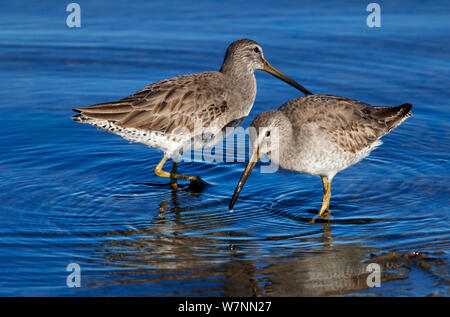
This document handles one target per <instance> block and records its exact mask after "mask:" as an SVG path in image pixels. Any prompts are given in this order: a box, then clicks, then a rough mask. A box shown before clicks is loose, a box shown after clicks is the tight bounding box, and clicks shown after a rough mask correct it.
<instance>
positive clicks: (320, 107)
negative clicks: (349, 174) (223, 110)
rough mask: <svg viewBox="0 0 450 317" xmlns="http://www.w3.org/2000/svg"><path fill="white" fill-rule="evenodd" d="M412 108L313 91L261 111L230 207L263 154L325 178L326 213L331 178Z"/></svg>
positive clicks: (359, 157)
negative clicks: (378, 103)
mask: <svg viewBox="0 0 450 317" xmlns="http://www.w3.org/2000/svg"><path fill="white" fill-rule="evenodd" d="M411 108H412V105H411V104H409V103H405V104H402V105H400V106H396V107H374V106H371V105H369V104H366V103H363V102H360V101H356V100H352V99H348V98H343V97H337V96H331V95H310V96H305V97H300V98H296V99H292V100H289V101H288V102H286V103H285V104H284V105H282V106H281V107H280V108H279V109H278V110H276V111H267V112H263V113H261V114H259V115H258V116H257V117H256V118H255V120H253V122H252V123H251V127H253V128H252V129H251V130H250V132H251V133H250V139H251V143H252V150H253V154H252V155H251V157H250V160H249V162H248V164H247V167H246V168H245V170H244V173H243V174H242V177H241V179H240V181H239V183H238V185H237V187H236V190H235V191H234V195H233V197H232V199H231V202H230V205H229V209H232V208H233V206H234V203H235V202H236V200H237V197H238V195H239V193H240V191H241V190H242V187H243V186H244V184H245V181H246V180H247V178H248V176H249V175H250V173H251V171H252V169H253V168H254V167H255V165H256V162H257V161H258V159H259V157H260V156H261V155H262V154H265V155H266V156H267V158H268V159H269V160H271V162H272V163H273V164H275V165H278V166H280V167H281V168H283V169H287V170H292V171H296V172H300V173H304V174H310V175H319V176H320V177H321V178H322V183H323V192H324V194H323V200H322V208H320V212H319V215H320V216H322V215H323V214H324V212H325V211H326V210H328V208H329V206H330V198H331V181H332V179H333V177H334V176H335V175H336V174H337V173H338V172H340V171H342V170H344V169H346V168H347V167H349V166H351V165H353V164H355V163H357V162H359V161H361V160H362V159H363V158H365V157H366V156H368V155H369V154H370V152H371V151H373V150H374V149H375V148H376V147H377V146H379V145H381V143H382V142H381V141H380V138H381V137H382V136H384V135H385V134H387V133H389V132H390V131H391V130H392V129H394V128H396V127H397V126H398V125H400V124H401V123H402V122H403V121H404V120H406V119H407V118H409V117H410V116H411V115H412V112H411V111H410V110H411ZM252 132H253V133H252ZM272 132H275V133H272ZM271 134H272V135H273V134H277V135H278V139H275V138H272V139H273V140H271ZM275 151H277V152H276V153H275Z"/></svg>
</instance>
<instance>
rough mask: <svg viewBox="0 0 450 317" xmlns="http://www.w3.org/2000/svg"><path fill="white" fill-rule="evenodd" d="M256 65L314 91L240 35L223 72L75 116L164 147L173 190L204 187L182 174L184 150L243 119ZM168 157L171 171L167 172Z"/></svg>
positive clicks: (165, 84) (168, 82)
mask: <svg viewBox="0 0 450 317" xmlns="http://www.w3.org/2000/svg"><path fill="white" fill-rule="evenodd" d="M257 69H259V70H264V71H266V72H268V73H270V74H272V75H274V76H275V77H277V78H279V79H281V80H283V81H285V82H286V83H288V84H290V85H291V86H293V87H295V88H297V89H299V90H301V91H302V92H303V93H305V94H311V93H310V92H309V91H308V90H306V89H305V88H304V87H303V86H302V85H300V84H299V83H297V82H296V81H294V80H293V79H291V78H289V77H288V76H286V75H285V74H283V73H282V72H280V71H279V70H277V69H276V68H274V67H273V66H271V65H270V64H269V63H268V62H267V60H266V59H265V58H264V55H263V50H262V48H261V46H260V45H259V44H258V43H256V42H255V41H252V40H249V39H240V40H237V41H234V42H233V43H231V45H230V46H229V47H228V48H227V50H226V53H225V58H224V60H223V63H222V67H221V68H220V70H219V71H213V72H202V73H196V74H190V75H181V76H177V77H174V78H170V79H165V80H162V81H158V82H156V83H153V84H150V85H148V86H146V87H145V88H143V89H141V90H139V91H138V92H136V93H134V94H132V95H130V96H128V97H126V98H124V99H121V100H118V101H112V102H106V103H100V104H95V105H92V106H88V107H82V108H76V109H73V110H74V111H76V112H78V113H79V114H78V115H76V116H74V117H73V120H74V121H77V122H81V123H88V124H91V125H93V126H96V127H98V128H100V129H103V130H106V131H109V132H112V133H115V134H118V135H120V136H122V137H123V138H125V139H127V140H129V141H132V142H140V143H143V144H145V145H147V146H149V147H153V148H157V149H159V150H161V151H163V152H164V156H163V158H162V159H161V161H160V162H159V163H158V164H157V165H156V167H155V169H154V172H155V174H156V175H158V176H160V177H168V178H170V179H171V181H170V183H171V186H172V188H173V189H176V188H177V180H178V179H184V180H189V181H190V184H191V185H195V186H196V185H200V186H201V187H203V185H204V184H205V183H204V182H203V181H202V180H201V178H200V177H199V176H190V175H181V174H177V165H178V161H179V156H180V154H181V153H182V152H183V151H185V150H194V149H200V148H206V147H211V146H213V145H215V144H216V143H218V142H219V141H220V140H222V138H223V137H224V136H225V134H224V133H225V131H227V133H228V134H229V133H231V132H232V131H233V128H235V127H237V126H239V125H240V124H241V123H242V121H243V120H244V119H245V117H247V115H248V114H249V112H250V110H251V108H252V106H253V103H254V101H255V96H256V80H255V76H254V71H255V70H257ZM226 128H231V129H226ZM169 158H172V160H173V166H172V171H171V172H170V173H169V172H166V171H164V170H163V166H164V164H165V163H166V161H167V160H168V159H169Z"/></svg>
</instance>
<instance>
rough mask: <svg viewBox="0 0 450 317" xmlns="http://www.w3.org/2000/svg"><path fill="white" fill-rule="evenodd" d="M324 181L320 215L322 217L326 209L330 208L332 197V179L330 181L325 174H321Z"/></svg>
mask: <svg viewBox="0 0 450 317" xmlns="http://www.w3.org/2000/svg"><path fill="white" fill-rule="evenodd" d="M321 178H322V183H323V198H322V208H320V211H319V216H321V217H322V215H323V214H324V212H325V211H327V210H328V209H329V208H330V198H331V181H329V180H328V179H327V178H326V177H325V176H321Z"/></svg>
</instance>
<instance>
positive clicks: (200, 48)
mask: <svg viewBox="0 0 450 317" xmlns="http://www.w3.org/2000/svg"><path fill="white" fill-rule="evenodd" d="M79 4H80V5H81V9H82V26H81V28H73V29H70V28H68V27H67V26H66V24H65V21H66V17H67V14H68V13H67V12H65V5H66V4H63V3H60V4H55V3H46V4H44V3H37V2H35V1H33V2H31V1H30V2H28V3H27V2H21V3H20V4H18V3H17V2H16V3H14V2H12V1H10V2H5V3H3V4H2V10H1V13H0V15H1V19H0V47H1V48H0V72H1V74H2V76H1V86H0V100H1V102H0V111H1V113H2V118H3V120H2V124H1V126H0V132H1V133H0V145H1V148H2V149H3V151H2V152H1V153H0V207H1V209H0V237H1V238H0V251H1V252H0V295H3V296H5V295H6V296H17V295H19V296H23V295H26V296H28V295H44V296H45V295H53V296H55V295H56V296H58V295H63V296H74V295H75V296H77V295H163V296H166V295H201V296H203V295H219V296H220V295H230V296H243V295H245V296H247V295H248V296H252V295H257V296H272V295H276V296H278V295H283V296H297V295H303V296H309V295H313V296H317V295H356V296H363V295H364V296H365V295H376V296H379V295H380V296H424V295H429V294H438V295H444V296H448V294H449V293H448V285H449V278H448V273H449V270H448V263H449V251H450V248H449V246H450V241H449V237H450V235H449V234H450V226H449V215H448V212H449V207H448V204H449V194H450V190H449V188H450V186H449V184H450V177H449V176H450V175H449V174H450V173H449V167H450V166H449V164H450V163H449V160H450V154H449V153H450V133H449V131H450V130H449V125H448V121H449V119H450V108H449V103H448V100H449V97H450V93H449V90H448V84H449V79H450V76H449V75H450V61H449V59H448V56H450V41H449V38H448V29H449V27H450V13H449V10H448V4H446V2H445V1H441V2H433V3H432V4H427V5H426V6H425V5H423V4H420V2H418V1H407V2H406V3H405V2H402V3H401V4H391V3H385V2H383V3H381V6H382V26H381V28H374V29H371V28H368V27H367V26H366V23H365V21H366V16H367V14H368V13H367V12H366V11H365V5H366V4H361V3H359V2H354V3H347V2H346V4H345V5H342V4H340V3H339V2H335V3H332V2H329V3H327V2H323V3H322V2H321V4H300V3H297V2H292V1H279V2H277V8H274V7H273V4H271V1H267V2H262V3H259V4H258V5H254V4H252V3H250V2H245V3H242V2H237V1H236V2H228V1H227V2H217V3H215V2H195V4H194V3H191V4H189V5H187V4H186V2H184V1H171V2H170V5H169V4H167V3H158V2H155V1H149V2H147V1H133V2H127V3H126V4H125V3H123V2H120V1H95V3H92V2H91V1H79ZM242 37H248V38H252V39H254V40H256V41H258V42H259V43H260V44H261V45H262V47H263V49H264V53H265V56H266V58H267V59H268V60H269V61H270V62H271V63H272V64H273V65H274V66H275V67H277V68H279V69H280V70H282V71H283V72H285V73H286V74H288V75H290V76H291V77H293V78H294V79H296V80H298V81H299V82H300V83H302V84H303V85H304V86H305V87H306V88H308V89H309V90H311V91H312V92H314V93H329V94H336V95H340V96H345V97H349V98H354V99H358V100H362V101H365V102H368V103H371V104H374V105H398V104H401V103H404V102H410V103H412V104H414V109H413V110H414V112H415V113H414V116H413V117H412V118H410V119H408V120H407V121H406V122H405V123H404V124H403V125H402V126H400V127H399V128H398V129H396V130H395V131H393V132H392V133H390V134H389V135H387V136H386V137H384V138H383V141H384V144H383V145H382V146H381V147H380V148H378V149H377V150H376V151H374V152H373V153H372V154H371V156H370V157H369V158H367V159H365V160H364V161H362V162H360V163H358V164H357V165H355V166H353V167H351V168H349V169H347V170H345V171H343V172H341V173H340V174H338V175H337V176H336V177H335V178H334V181H333V195H332V200H331V211H332V214H331V217H330V222H328V223H327V222H320V221H319V222H317V223H310V220H311V219H313V218H314V216H315V214H316V213H317V211H318V209H319V208H320V204H321V195H322V185H321V182H320V178H319V177H317V176H307V175H302V174H298V173H294V172H288V171H283V170H279V171H278V172H277V173H273V174H262V173H259V172H258V170H259V167H257V168H256V169H255V172H253V174H252V175H251V177H250V178H249V179H248V181H247V184H246V186H245V188H244V190H243V191H242V193H241V196H240V198H239V200H238V202H237V204H236V207H235V210H234V211H233V212H231V213H230V212H228V211H227V206H228V202H229V199H230V197H231V195H232V193H233V190H234V187H235V186H236V184H237V181H238V179H239V177H240V175H241V173H242V171H243V168H244V165H245V163H242V162H234V163H225V162H201V161H194V162H182V163H181V164H180V166H179V170H180V171H182V172H189V173H191V174H198V175H201V176H202V178H203V179H205V180H206V181H207V182H208V183H209V184H210V185H209V186H207V187H206V188H205V190H204V191H203V192H201V193H193V192H191V191H190V190H189V189H188V188H187V186H186V185H182V186H181V189H180V190H179V191H177V192H171V190H170V189H169V186H168V184H167V183H166V182H165V181H164V180H163V179H160V178H158V177H156V176H155V175H153V173H152V171H153V167H154V166H155V164H157V162H158V161H159V160H160V158H161V153H160V152H158V151H157V150H154V149H149V148H146V147H145V146H143V145H140V144H130V143H128V142H127V141H125V140H123V139H121V138H120V137H117V136H115V135H112V134H108V133H106V132H102V131H99V130H97V129H95V128H93V127H90V126H87V125H80V124H77V123H75V122H72V121H71V115H72V112H71V109H72V108H74V107H77V106H84V105H89V104H93V103H98V102H104V101H110V100H116V99H119V98H122V97H124V96H127V95H129V94H131V93H133V92H135V91H136V90H138V89H140V88H142V87H143V86H145V85H147V84H149V83H152V82H154V81H157V80H160V79H163V78H168V77H172V76H175V75H179V74H183V73H193V72H199V71H204V70H216V69H218V68H219V67H220V63H221V62H222V59H223V53H224V50H225V49H226V47H227V45H228V44H229V43H230V42H232V41H233V40H235V39H237V38H242ZM256 77H257V81H258V95H257V97H256V101H255V105H254V108H253V111H252V112H251V114H250V116H249V118H247V120H246V121H245V122H244V123H243V126H244V127H248V125H249V124H250V122H251V120H252V119H253V118H254V117H255V116H256V115H257V114H258V113H260V112H262V111H266V110H269V109H274V108H277V107H278V106H280V105H281V104H282V103H284V102H285V101H287V100H289V99H291V98H295V97H297V96H299V95H300V93H299V92H298V91H296V90H295V89H293V88H292V87H290V86H288V85H286V84H284V83H282V82H281V81H278V80H276V79H275V78H273V77H271V76H270V75H268V74H264V73H261V72H258V73H257V74H256ZM240 146H244V145H243V144H241V145H240ZM413 252H420V254H416V253H413ZM393 253H395V254H393ZM69 263H78V264H79V265H80V267H81V287H80V288H68V287H67V285H66V277H67V275H68V274H69V272H66V267H67V265H68V264H69ZM368 263H378V264H380V265H381V268H382V276H381V287H379V288H377V287H376V288H368V286H367V283H366V277H367V273H366V271H365V270H366V266H367V264H368Z"/></svg>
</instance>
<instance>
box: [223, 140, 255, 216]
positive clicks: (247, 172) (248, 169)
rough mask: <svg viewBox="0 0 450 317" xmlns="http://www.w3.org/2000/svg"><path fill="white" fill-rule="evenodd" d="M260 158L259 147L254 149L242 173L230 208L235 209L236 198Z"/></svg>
mask: <svg viewBox="0 0 450 317" xmlns="http://www.w3.org/2000/svg"><path fill="white" fill-rule="evenodd" d="M258 160H259V149H258V148H257V149H255V150H254V151H253V153H252V156H251V157H250V160H249V161H248V164H247V166H246V167H245V170H244V173H242V176H241V179H240V180H239V183H238V185H237V186H236V189H235V190H234V194H233V197H232V198H231V201H230V205H229V206H228V210H231V209H233V206H234V203H235V202H236V200H237V198H238V196H239V193H240V192H241V190H242V188H243V187H244V184H245V182H246V181H247V178H248V177H249V176H250V173H251V172H252V170H253V168H254V167H255V165H256V163H257V162H258Z"/></svg>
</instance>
